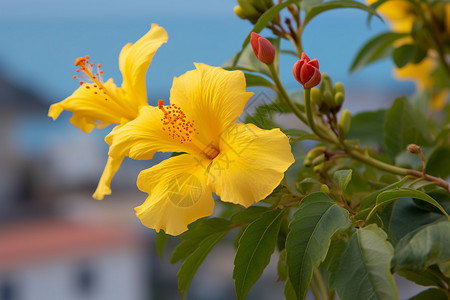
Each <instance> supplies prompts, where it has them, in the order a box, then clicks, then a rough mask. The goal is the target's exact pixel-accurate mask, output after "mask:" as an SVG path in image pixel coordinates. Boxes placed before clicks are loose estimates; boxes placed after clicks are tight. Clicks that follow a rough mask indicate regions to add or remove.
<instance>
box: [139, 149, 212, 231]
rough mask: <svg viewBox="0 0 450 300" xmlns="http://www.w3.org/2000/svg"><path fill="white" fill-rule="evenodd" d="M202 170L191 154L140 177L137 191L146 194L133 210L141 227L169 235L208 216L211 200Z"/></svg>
mask: <svg viewBox="0 0 450 300" xmlns="http://www.w3.org/2000/svg"><path fill="white" fill-rule="evenodd" d="M206 181H207V176H206V175H205V170H204V169H203V167H202V166H201V164H199V162H198V160H197V158H195V157H194V156H193V155H189V154H183V155H179V156H175V157H171V158H169V159H167V160H165V161H163V162H161V163H160V164H158V165H156V166H154V167H152V168H150V169H147V170H144V171H142V172H141V173H140V174H139V177H138V180H137V185H138V188H139V189H140V190H141V191H143V192H146V193H148V194H149V196H148V198H147V200H145V202H144V203H143V204H142V205H141V206H139V207H136V215H137V216H138V218H139V219H140V220H141V222H142V224H144V225H145V226H147V227H150V228H154V229H156V231H159V230H160V229H163V230H164V231H165V232H166V233H168V234H171V235H178V234H181V233H183V232H184V231H186V230H187V225H188V224H190V223H192V222H194V221H195V220H197V219H200V218H203V217H206V216H209V215H211V214H212V212H213V210H214V199H213V198H212V192H211V189H210V188H209V187H208V186H207V183H206Z"/></svg>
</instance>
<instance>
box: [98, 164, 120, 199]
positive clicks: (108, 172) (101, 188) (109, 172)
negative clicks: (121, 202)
mask: <svg viewBox="0 0 450 300" xmlns="http://www.w3.org/2000/svg"><path fill="white" fill-rule="evenodd" d="M123 159H124V157H123V156H121V157H111V156H110V157H108V161H107V163H106V166H105V169H104V171H103V174H102V176H101V177H100V181H99V183H98V185H97V189H96V190H95V192H94V194H93V195H92V197H93V198H94V199H97V200H102V199H103V197H104V196H105V195H110V194H111V187H110V186H111V180H112V178H113V176H114V174H116V172H117V170H118V169H119V167H120V164H121V163H122V161H123Z"/></svg>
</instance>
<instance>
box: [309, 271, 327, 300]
mask: <svg viewBox="0 0 450 300" xmlns="http://www.w3.org/2000/svg"><path fill="white" fill-rule="evenodd" d="M313 277H314V278H315V280H316V283H317V286H318V288H319V291H320V294H322V299H328V290H327V287H326V286H325V283H324V281H323V278H322V274H320V271H319V270H317V268H314V270H313Z"/></svg>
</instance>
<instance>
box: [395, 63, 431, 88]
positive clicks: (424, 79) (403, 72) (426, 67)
mask: <svg viewBox="0 0 450 300" xmlns="http://www.w3.org/2000/svg"><path fill="white" fill-rule="evenodd" d="M435 65H436V62H435V61H434V60H432V59H431V58H424V59H423V60H422V61H421V62H420V63H418V64H411V63H409V64H407V65H406V66H404V67H403V68H400V69H398V68H396V69H395V71H394V76H395V77H396V78H397V79H399V80H413V81H414V82H415V83H416V85H417V88H418V89H419V90H423V89H425V88H427V87H430V86H432V85H433V80H432V78H431V77H430V74H431V72H432V71H433V69H434V68H435Z"/></svg>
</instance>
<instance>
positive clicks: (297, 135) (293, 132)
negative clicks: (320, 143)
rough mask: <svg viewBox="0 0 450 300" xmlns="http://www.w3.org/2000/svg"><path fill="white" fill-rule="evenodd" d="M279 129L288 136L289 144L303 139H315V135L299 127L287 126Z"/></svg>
mask: <svg viewBox="0 0 450 300" xmlns="http://www.w3.org/2000/svg"><path fill="white" fill-rule="evenodd" d="M281 131H283V133H284V134H285V135H287V136H288V138H289V142H290V143H291V144H294V143H297V142H300V141H304V140H317V137H316V135H314V134H312V133H310V132H308V131H304V130H301V129H294V128H289V129H282V130H281Z"/></svg>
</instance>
